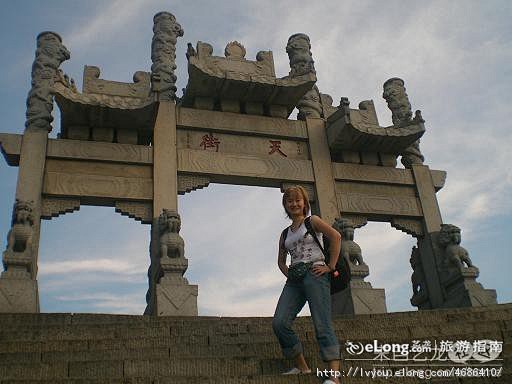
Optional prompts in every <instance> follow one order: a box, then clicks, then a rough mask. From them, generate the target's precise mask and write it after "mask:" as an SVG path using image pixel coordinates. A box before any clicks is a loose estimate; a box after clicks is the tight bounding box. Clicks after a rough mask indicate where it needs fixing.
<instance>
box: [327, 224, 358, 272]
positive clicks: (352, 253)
mask: <svg viewBox="0 0 512 384" xmlns="http://www.w3.org/2000/svg"><path fill="white" fill-rule="evenodd" d="M333 227H334V228H335V229H336V230H337V231H338V232H340V233H341V234H342V235H343V238H342V241H341V256H343V257H345V259H347V260H348V261H350V263H351V264H352V265H366V263H365V262H364V261H363V256H362V252H361V247H360V246H359V244H357V243H356V242H355V241H354V226H353V225H352V223H351V222H350V221H349V220H346V219H336V221H335V223H334V225H333Z"/></svg>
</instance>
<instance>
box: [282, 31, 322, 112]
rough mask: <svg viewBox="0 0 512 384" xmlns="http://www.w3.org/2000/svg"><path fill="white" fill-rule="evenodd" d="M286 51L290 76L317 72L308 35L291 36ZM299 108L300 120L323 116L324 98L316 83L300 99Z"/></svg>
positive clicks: (297, 34)
mask: <svg viewBox="0 0 512 384" xmlns="http://www.w3.org/2000/svg"><path fill="white" fill-rule="evenodd" d="M286 53H288V58H289V60H290V74H289V76H290V77H298V76H302V75H306V74H308V73H313V74H316V71H315V65H314V64H315V62H314V61H313V55H312V54H311V43H310V41H309V37H308V35H306V34H304V33H296V34H295V35H292V36H290V38H289V39H288V44H286ZM297 109H298V110H299V114H298V115H297V119H299V120H305V119H306V117H322V116H323V108H322V99H321V95H320V91H319V90H318V87H317V86H316V85H314V86H313V88H312V89H311V90H310V91H308V92H306V94H305V95H304V96H303V97H302V99H300V100H299V102H298V103H297Z"/></svg>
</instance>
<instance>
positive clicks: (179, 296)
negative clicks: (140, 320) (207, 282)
mask: <svg viewBox="0 0 512 384" xmlns="http://www.w3.org/2000/svg"><path fill="white" fill-rule="evenodd" d="M197 294H198V286H197V285H189V284H186V283H183V284H173V283H171V282H165V281H161V282H160V283H158V284H157V286H156V311H155V313H153V315H156V316H197V314H198V312H197Z"/></svg>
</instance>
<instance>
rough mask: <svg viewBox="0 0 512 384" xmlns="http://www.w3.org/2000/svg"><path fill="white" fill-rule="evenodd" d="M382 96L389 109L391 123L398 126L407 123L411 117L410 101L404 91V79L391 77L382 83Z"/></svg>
mask: <svg viewBox="0 0 512 384" xmlns="http://www.w3.org/2000/svg"><path fill="white" fill-rule="evenodd" d="M382 97H383V98H384V99H385V100H386V102H387V103H388V108H389V109H390V110H391V113H392V114H393V115H392V120H393V125H394V126H396V127H400V126H403V125H407V124H409V122H410V121H411V119H412V110H411V103H409V98H408V97H407V93H405V86H404V81H403V80H402V79H399V78H398V77H393V78H391V79H389V80H387V81H386V82H385V83H384V93H383V94H382Z"/></svg>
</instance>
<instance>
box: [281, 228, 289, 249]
mask: <svg viewBox="0 0 512 384" xmlns="http://www.w3.org/2000/svg"><path fill="white" fill-rule="evenodd" d="M288 228H289V227H286V228H285V229H283V232H281V239H283V242H282V243H279V246H280V247H281V246H282V247H283V248H284V249H286V247H285V246H284V242H285V241H286V236H288Z"/></svg>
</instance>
